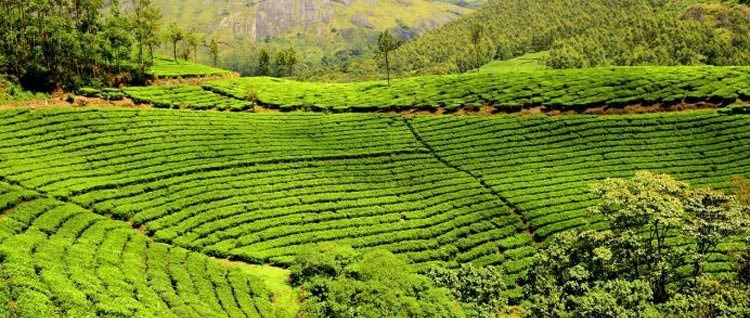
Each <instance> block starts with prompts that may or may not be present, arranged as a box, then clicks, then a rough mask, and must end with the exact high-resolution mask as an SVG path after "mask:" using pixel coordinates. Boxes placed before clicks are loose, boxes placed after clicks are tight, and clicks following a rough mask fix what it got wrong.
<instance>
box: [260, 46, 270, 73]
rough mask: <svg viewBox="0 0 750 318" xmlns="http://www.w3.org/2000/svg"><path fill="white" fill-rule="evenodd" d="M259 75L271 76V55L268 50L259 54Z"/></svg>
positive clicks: (262, 50)
mask: <svg viewBox="0 0 750 318" xmlns="http://www.w3.org/2000/svg"><path fill="white" fill-rule="evenodd" d="M257 74H258V75H260V76H270V75H271V54H270V53H268V50H266V49H261V50H260V53H258V70H257Z"/></svg>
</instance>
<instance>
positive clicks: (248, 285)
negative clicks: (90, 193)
mask: <svg viewBox="0 0 750 318" xmlns="http://www.w3.org/2000/svg"><path fill="white" fill-rule="evenodd" d="M0 210H2V213H3V217H2V219H1V220H0V243H2V244H0V254H1V255H2V256H3V257H2V265H1V266H0V274H1V275H2V280H0V301H1V302H2V303H3V304H10V306H6V305H3V306H0V313H2V315H3V316H6V317H96V316H98V317H117V316H120V317H126V316H134V317H226V316H233V317H270V316H273V315H274V311H273V308H272V305H271V301H270V300H271V297H270V296H271V295H270V292H269V291H268V290H267V289H266V287H265V285H264V282H263V281H262V280H261V279H259V278H256V277H254V276H251V275H248V274H247V273H246V272H244V271H242V270H241V269H239V268H235V267H231V266H225V265H223V264H222V263H220V262H219V261H218V260H216V259H212V258H209V257H206V256H205V255H203V254H200V253H195V252H191V251H189V250H186V249H184V248H179V247H174V246H170V245H167V244H163V243H157V242H154V241H153V240H151V239H150V238H149V237H147V236H146V235H144V234H142V233H139V232H138V231H136V230H134V229H133V228H132V227H131V226H129V225H128V224H127V223H125V222H121V221H114V220H111V219H108V218H106V217H104V216H101V215H98V214H95V213H93V212H91V211H89V210H86V209H83V208H81V207H80V206H77V205H75V204H71V203H66V202H62V201H60V200H57V199H54V198H51V197H48V196H45V195H42V194H39V193H35V192H33V191H30V190H27V189H23V188H20V187H17V186H11V185H9V184H7V183H1V182H0Z"/></svg>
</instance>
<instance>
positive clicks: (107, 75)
mask: <svg viewBox="0 0 750 318" xmlns="http://www.w3.org/2000/svg"><path fill="white" fill-rule="evenodd" d="M104 5H105V3H104V1H100V0H85V1H75V2H73V3H69V2H60V1H48V0H40V1H33V2H28V1H10V2H7V3H4V4H3V5H2V6H0V16H2V17H3V19H2V20H0V29H2V30H3V31H2V33H3V37H2V38H0V74H8V75H9V76H10V78H12V79H13V80H14V81H18V82H19V83H21V84H22V85H23V86H24V87H25V88H28V89H33V90H47V91H50V90H53V89H56V88H63V89H76V88H78V87H82V86H85V85H92V86H98V85H101V83H104V84H107V85H118V84H120V83H122V82H130V81H138V80H142V78H143V76H142V72H140V71H142V70H143V69H144V67H142V68H140V70H139V68H138V67H134V65H141V66H143V65H145V64H146V62H145V61H144V59H143V56H142V54H139V55H138V56H137V57H130V54H129V53H130V50H131V45H132V44H133V43H137V44H138V45H139V46H141V47H142V45H145V44H147V43H148V39H149V37H148V36H149V35H148V34H146V33H145V32H142V30H144V28H151V29H149V30H151V31H153V28H155V27H157V25H158V20H159V18H160V17H159V16H158V14H155V13H158V12H155V11H154V10H153V8H150V6H149V4H148V1H146V0H139V1H136V5H134V6H131V10H132V12H130V11H129V12H126V13H123V12H120V7H119V6H120V4H119V2H118V1H114V2H112V3H110V4H109V9H110V12H111V14H109V15H107V14H105V15H102V14H101V11H102V10H103V9H104ZM143 12H150V13H154V14H151V15H148V23H146V22H145V21H144V20H139V19H138V16H139V15H141V17H143V15H142V14H141V13H143ZM131 15H133V16H134V17H133V16H131ZM133 30H135V31H136V32H135V34H134V32H133ZM141 52H142V51H141Z"/></svg>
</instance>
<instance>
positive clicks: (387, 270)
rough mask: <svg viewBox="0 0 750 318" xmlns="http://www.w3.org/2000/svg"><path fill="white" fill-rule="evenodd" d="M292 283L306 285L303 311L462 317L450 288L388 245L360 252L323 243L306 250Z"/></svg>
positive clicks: (333, 316)
mask: <svg viewBox="0 0 750 318" xmlns="http://www.w3.org/2000/svg"><path fill="white" fill-rule="evenodd" d="M290 270H291V271H292V279H291V280H292V284H293V285H295V286H301V287H302V288H303V290H304V291H305V295H304V301H303V303H302V308H301V313H300V316H302V317H331V318H336V317H462V316H463V313H462V311H461V310H460V307H459V306H457V304H456V303H455V301H454V300H453V298H452V297H451V295H450V292H449V291H448V290H447V289H445V288H437V287H435V286H434V285H433V284H432V283H431V282H430V280H429V279H427V278H426V277H424V276H421V275H417V274H414V273H413V272H412V271H411V269H410V267H409V265H407V264H406V263H405V262H404V261H403V260H401V259H399V258H397V257H396V256H394V255H393V254H391V253H390V252H387V251H373V252H369V253H366V254H358V253H357V252H355V251H354V250H353V249H352V248H350V247H341V246H337V245H332V244H321V245H319V246H318V247H317V248H313V249H310V250H308V251H305V252H303V253H302V254H300V255H299V256H298V257H297V259H296V262H295V264H294V265H293V266H292V267H291V268H290Z"/></svg>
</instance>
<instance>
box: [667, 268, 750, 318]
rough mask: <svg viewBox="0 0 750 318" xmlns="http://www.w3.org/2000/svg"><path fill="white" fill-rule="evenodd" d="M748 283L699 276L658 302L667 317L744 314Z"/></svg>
mask: <svg viewBox="0 0 750 318" xmlns="http://www.w3.org/2000/svg"><path fill="white" fill-rule="evenodd" d="M748 287H749V286H748V285H741V284H738V283H737V282H736V281H733V280H729V279H726V278H721V277H719V278H717V277H712V276H701V277H699V279H698V280H697V281H696V284H695V286H693V287H692V288H690V289H688V290H686V291H685V293H683V294H677V295H675V297H674V298H673V299H671V300H670V301H669V302H667V303H666V304H664V305H663V306H661V311H662V315H663V316H669V317H678V318H682V317H685V318H687V317H747V316H748V315H750V306H748V304H750V289H748Z"/></svg>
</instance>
